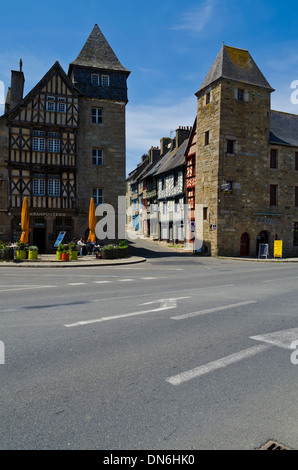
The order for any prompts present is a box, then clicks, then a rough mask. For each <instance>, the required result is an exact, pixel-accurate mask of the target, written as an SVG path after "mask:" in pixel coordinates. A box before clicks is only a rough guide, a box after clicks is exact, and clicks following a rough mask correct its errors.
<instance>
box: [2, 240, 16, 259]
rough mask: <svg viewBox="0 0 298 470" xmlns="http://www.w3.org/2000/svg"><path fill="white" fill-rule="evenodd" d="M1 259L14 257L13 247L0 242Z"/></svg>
mask: <svg viewBox="0 0 298 470" xmlns="http://www.w3.org/2000/svg"><path fill="white" fill-rule="evenodd" d="M0 259H3V260H10V259H13V248H11V247H10V246H8V245H5V244H4V243H3V242H0Z"/></svg>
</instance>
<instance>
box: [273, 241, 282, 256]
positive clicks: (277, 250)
mask: <svg viewBox="0 0 298 470" xmlns="http://www.w3.org/2000/svg"><path fill="white" fill-rule="evenodd" d="M274 258H282V240H274Z"/></svg>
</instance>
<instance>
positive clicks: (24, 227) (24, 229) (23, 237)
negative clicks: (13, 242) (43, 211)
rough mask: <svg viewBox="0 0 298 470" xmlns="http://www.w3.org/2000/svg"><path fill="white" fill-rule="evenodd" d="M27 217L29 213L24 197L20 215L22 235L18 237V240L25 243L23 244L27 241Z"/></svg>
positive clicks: (26, 200)
mask: <svg viewBox="0 0 298 470" xmlns="http://www.w3.org/2000/svg"><path fill="white" fill-rule="evenodd" d="M29 217H30V215H29V203H28V198H27V197H24V200H23V207H22V215H21V226H22V235H21V238H20V242H21V243H25V245H27V244H28V243H29Z"/></svg>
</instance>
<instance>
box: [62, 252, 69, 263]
mask: <svg viewBox="0 0 298 470" xmlns="http://www.w3.org/2000/svg"><path fill="white" fill-rule="evenodd" d="M61 260H62V261H69V253H62V256H61Z"/></svg>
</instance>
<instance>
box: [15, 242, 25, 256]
mask: <svg viewBox="0 0 298 470" xmlns="http://www.w3.org/2000/svg"><path fill="white" fill-rule="evenodd" d="M17 259H19V260H22V259H27V250H26V245H25V243H22V242H17Z"/></svg>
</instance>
